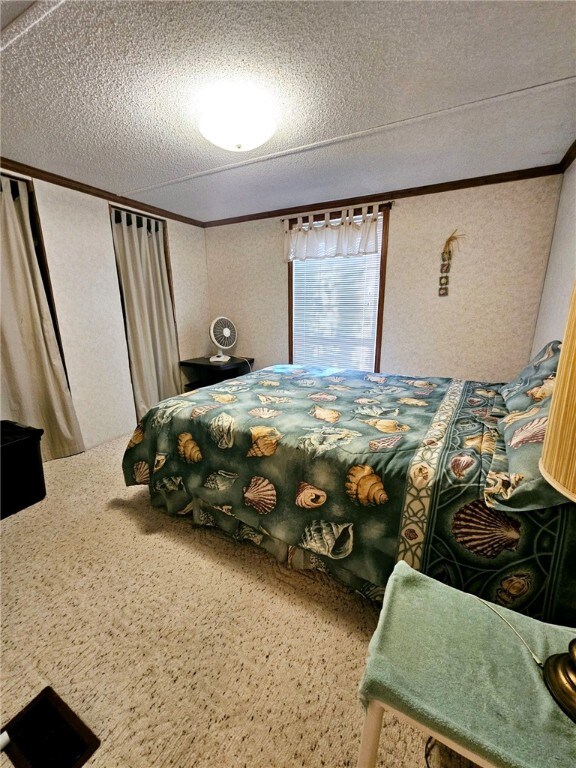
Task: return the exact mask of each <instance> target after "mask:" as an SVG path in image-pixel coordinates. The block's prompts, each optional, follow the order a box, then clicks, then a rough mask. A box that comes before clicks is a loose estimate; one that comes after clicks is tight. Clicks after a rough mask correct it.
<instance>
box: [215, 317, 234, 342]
mask: <svg viewBox="0 0 576 768" xmlns="http://www.w3.org/2000/svg"><path fill="white" fill-rule="evenodd" d="M212 336H213V338H214V341H215V342H216V344H217V345H218V346H219V347H222V349H229V348H230V347H233V346H234V344H236V328H235V327H234V323H233V322H232V321H231V320H228V318H227V317H218V318H216V320H214V322H213V323H212Z"/></svg>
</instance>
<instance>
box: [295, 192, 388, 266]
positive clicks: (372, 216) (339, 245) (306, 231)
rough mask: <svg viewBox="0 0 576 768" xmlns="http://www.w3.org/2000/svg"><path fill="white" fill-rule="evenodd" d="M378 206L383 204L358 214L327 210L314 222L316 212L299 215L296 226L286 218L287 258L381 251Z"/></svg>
mask: <svg viewBox="0 0 576 768" xmlns="http://www.w3.org/2000/svg"><path fill="white" fill-rule="evenodd" d="M378 207H379V203H376V204H375V205H365V206H363V207H362V213H361V215H358V216H354V211H353V210H343V211H341V212H340V216H339V217H338V218H331V214H330V212H329V211H326V213H325V214H324V219H323V220H322V221H314V214H310V215H307V216H299V217H298V218H297V220H296V223H295V224H294V225H293V226H292V227H290V226H289V223H288V220H285V222H284V256H285V258H286V261H294V260H295V259H297V260H304V259H326V258H331V257H333V256H364V255H366V254H368V253H379V252H380V245H379V238H378ZM333 215H334V213H333V212H332V216H333Z"/></svg>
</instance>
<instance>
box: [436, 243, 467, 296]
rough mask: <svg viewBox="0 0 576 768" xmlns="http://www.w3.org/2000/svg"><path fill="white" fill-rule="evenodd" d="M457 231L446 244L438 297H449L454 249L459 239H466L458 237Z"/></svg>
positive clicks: (443, 250) (441, 263)
mask: <svg viewBox="0 0 576 768" xmlns="http://www.w3.org/2000/svg"><path fill="white" fill-rule="evenodd" d="M457 232H458V230H457V229H455V230H454V232H452V234H451V235H450V237H449V238H448V239H447V240H446V242H445V243H444V248H443V249H442V257H441V258H442V261H441V262H440V280H439V286H440V287H439V288H438V296H448V281H449V280H448V273H449V272H450V263H451V261H452V256H453V255H454V247H455V245H456V243H457V241H458V238H460V237H465V235H463V234H462V235H457V234H456V233H457Z"/></svg>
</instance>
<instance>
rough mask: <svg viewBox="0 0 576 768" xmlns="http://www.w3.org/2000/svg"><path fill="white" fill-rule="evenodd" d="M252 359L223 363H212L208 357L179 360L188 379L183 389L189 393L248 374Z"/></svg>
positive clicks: (233, 359) (245, 358) (232, 360)
mask: <svg viewBox="0 0 576 768" xmlns="http://www.w3.org/2000/svg"><path fill="white" fill-rule="evenodd" d="M253 362H254V358H253V357H231V358H230V360H227V361H226V362H225V363H212V362H210V358H209V357H193V358H192V359H191V360H180V368H182V370H183V372H184V375H185V376H186V378H187V379H188V383H187V384H186V386H185V387H184V389H185V390H186V391H187V392H189V391H190V390H192V389H198V387H207V386H208V385H209V384H218V382H220V381H224V380H225V379H234V378H235V377H236V376H242V374H244V373H249V372H250V366H251V365H252V363H253Z"/></svg>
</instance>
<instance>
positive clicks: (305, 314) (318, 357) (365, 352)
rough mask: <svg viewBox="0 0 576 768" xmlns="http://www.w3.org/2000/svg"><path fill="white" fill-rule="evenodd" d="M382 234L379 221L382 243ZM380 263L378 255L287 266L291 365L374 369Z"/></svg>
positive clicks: (376, 360) (306, 262)
mask: <svg viewBox="0 0 576 768" xmlns="http://www.w3.org/2000/svg"><path fill="white" fill-rule="evenodd" d="M384 214H385V215H386V217H387V214H388V210H387V209H386V210H385V211H384ZM386 223H387V218H386ZM385 229H386V233H387V226H386V228H385ZM382 230H383V219H382V217H380V219H379V223H378V241H379V242H380V243H382V234H383V232H382ZM382 252H385V248H383V249H382ZM381 261H382V257H381V254H380V253H371V254H366V255H364V256H335V257H329V258H322V259H305V260H294V261H293V262H291V264H290V269H291V270H292V280H291V282H292V290H291V301H292V329H291V330H292V349H291V351H292V357H291V359H292V362H294V363H295V364H297V365H298V364H304V365H306V364H308V365H326V366H337V367H342V368H356V369H358V370H364V371H374V370H376V369H377V368H378V366H379V358H380V349H379V346H380V337H381V332H380V324H381V319H380V318H381V307H380V301H381V296H380V294H381V291H380V282H381V272H382V273H383V271H384V266H385V265H383V264H382V263H381ZM382 279H383V278H382Z"/></svg>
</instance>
